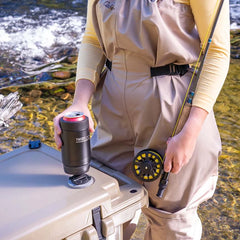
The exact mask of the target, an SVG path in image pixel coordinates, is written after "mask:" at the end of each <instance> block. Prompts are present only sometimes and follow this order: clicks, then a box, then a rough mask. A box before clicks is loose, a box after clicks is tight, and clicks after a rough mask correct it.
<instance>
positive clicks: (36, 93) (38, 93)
mask: <svg viewBox="0 0 240 240" xmlns="http://www.w3.org/2000/svg"><path fill="white" fill-rule="evenodd" d="M28 95H29V96H30V97H33V98H38V97H41V95H42V91H41V90H37V89H33V90H31V91H30V92H28Z"/></svg>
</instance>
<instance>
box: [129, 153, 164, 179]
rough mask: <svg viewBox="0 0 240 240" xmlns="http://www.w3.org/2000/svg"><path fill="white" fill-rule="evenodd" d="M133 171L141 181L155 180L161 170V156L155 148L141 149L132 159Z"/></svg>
mask: <svg viewBox="0 0 240 240" xmlns="http://www.w3.org/2000/svg"><path fill="white" fill-rule="evenodd" d="M133 172H134V174H135V176H136V177H137V178H138V179H139V180H141V181H144V182H152V181H155V180H156V179H157V178H158V177H159V176H160V175H161V174H162V172H163V158H162V157H161V155H160V154H159V153H158V152H156V151H155V150H152V149H145V150H142V151H140V152H139V153H138V154H137V155H136V157H135V158H134V160H133Z"/></svg>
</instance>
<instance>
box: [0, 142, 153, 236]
mask: <svg viewBox="0 0 240 240" xmlns="http://www.w3.org/2000/svg"><path fill="white" fill-rule="evenodd" d="M87 174H88V175H90V176H92V177H93V178H94V180H95V181H94V183H93V184H92V185H91V186H89V187H87V188H84V189H72V188H70V187H69V186H68V184H67V182H68V177H69V176H68V175H66V174H65V173H64V171H63V166H62V163H61V153H60V152H59V151H57V150H55V149H53V148H51V147H49V146H47V145H45V144H41V147H40V148H38V149H30V148H29V146H25V147H22V148H19V149H16V150H14V151H12V152H10V153H6V154H4V155H2V156H0V239H1V240H12V239H26V240H27V239H28V240H38V239H39V240H40V239H41V240H48V239H66V240H75V239H76V240H77V239H78V240H97V239H107V240H118V239H122V225H123V223H125V222H127V221H129V220H131V219H133V218H134V216H135V214H136V213H139V211H140V210H141V208H142V207H143V206H146V205H147V204H148V200H147V199H148V198H147V193H146V191H145V189H144V188H143V187H142V186H141V185H139V184H137V183H136V182H134V181H132V180H131V179H129V178H127V177H126V176H124V175H122V174H120V173H118V172H116V171H113V170H111V169H109V168H106V167H104V166H103V165H101V164H99V163H97V162H92V163H91V167H90V170H89V172H88V173H87Z"/></svg>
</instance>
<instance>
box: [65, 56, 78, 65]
mask: <svg viewBox="0 0 240 240" xmlns="http://www.w3.org/2000/svg"><path fill="white" fill-rule="evenodd" d="M77 60H78V56H70V57H68V58H67V62H68V63H71V64H74V63H76V62H77Z"/></svg>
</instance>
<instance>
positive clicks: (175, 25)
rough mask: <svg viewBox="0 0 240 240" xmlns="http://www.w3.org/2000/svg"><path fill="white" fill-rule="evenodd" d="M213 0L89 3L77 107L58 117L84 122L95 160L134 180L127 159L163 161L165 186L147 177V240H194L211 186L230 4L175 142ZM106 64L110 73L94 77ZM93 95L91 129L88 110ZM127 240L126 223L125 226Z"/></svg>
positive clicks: (226, 5)
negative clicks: (72, 115) (75, 114)
mask: <svg viewBox="0 0 240 240" xmlns="http://www.w3.org/2000/svg"><path fill="white" fill-rule="evenodd" d="M218 4H219V1H217V0H200V1H199V0H108V1H106V0H89V1H88V14H87V26H86V31H85V35H84V38H83V41H82V44H81V48H80V52H79V61H78V68H77V78H76V90H75V96H74V100H73V104H72V105H71V106H70V107H69V108H68V109H66V110H65V111H64V112H63V113H61V114H59V115H58V116H57V117H55V119H54V123H55V141H56V143H57V146H58V147H59V148H60V147H61V140H60V138H59V134H60V132H61V130H60V127H59V119H60V118H61V116H63V114H65V113H66V112H71V111H81V112H83V113H84V114H85V115H87V116H88V117H89V120H90V131H92V132H94V133H93V136H92V138H91V149H92V158H95V159H97V160H98V161H101V162H102V163H104V164H106V165H107V166H109V167H111V168H113V169H116V170H118V171H120V172H123V173H125V174H126V175H128V176H130V177H132V178H134V179H136V181H139V180H138V179H137V178H136V176H135V175H134V174H133V170H132V161H133V159H134V157H135V156H136V155H137V154H138V153H139V152H140V151H142V150H144V149H153V150H154V151H156V152H158V153H159V154H160V155H162V156H165V157H164V159H165V161H164V171H165V172H169V177H168V185H167V187H166V189H165V191H164V193H163V195H162V197H158V196H156V193H157V191H158V187H159V186H158V185H159V179H157V180H155V181H143V182H142V184H143V185H144V186H145V187H146V189H147V190H148V194H149V207H148V208H144V209H143V213H144V214H145V216H146V217H147V219H148V223H149V224H148V228H147V230H146V233H145V239H148V240H174V239H184V240H186V239H196V240H197V239H200V238H201V232H202V227H201V221H200V219H199V217H198V215H197V208H198V206H199V204H200V203H202V202H203V201H206V200H207V199H209V198H210V197H211V196H212V195H213V193H214V190H215V186H216V182H217V175H218V156H219V153H220V151H221V141H220V136H219V132H218V129H217V126H216V122H215V118H214V114H213V110H212V109H213V105H214V103H215V101H216V99H217V97H218V94H219V92H220V90H221V88H222V85H223V83H224V80H225V78H226V75H227V72H228V67H229V51H230V41H229V25H230V24H229V3H228V1H227V0H226V1H225V2H224V3H223V7H222V10H221V13H220V15H219V18H218V21H217V25H216V28H215V32H214V35H213V38H212V42H211V45H210V47H209V50H208V54H207V56H206V59H205V62H204V66H203V68H202V71H201V75H200V77H199V79H198V82H197V85H196V89H195V93H194V96H193V99H192V105H191V110H190V113H189V116H188V118H187V120H186V122H185V124H184V126H183V128H182V129H181V131H180V132H179V133H177V134H176V135H174V136H172V137H171V134H172V132H173V129H174V127H175V124H176V121H177V119H178V115H179V111H180V109H181V106H182V104H183V101H184V97H185V94H186V91H187V89H188V86H189V83H190V81H191V78H192V71H191V69H190V68H189V64H192V63H196V62H197V60H198V57H199V53H200V51H201V46H202V45H203V44H204V41H205V39H206V36H208V35H209V30H211V27H212V22H213V19H214V15H215V12H216V11H215V10H216V8H217V6H218ZM106 62H107V64H106V65H107V74H106V77H105V78H100V74H101V72H102V70H103V67H104V64H105V63H106ZM92 96H93V111H94V114H95V117H96V120H97V126H96V129H95V131H94V124H93V121H92V117H91V114H90V112H89V109H88V102H89V101H90V99H91V97H92ZM125 225H126V226H124V239H125V240H126V239H130V236H131V233H132V232H131V231H133V230H134V228H133V225H132V224H125Z"/></svg>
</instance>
